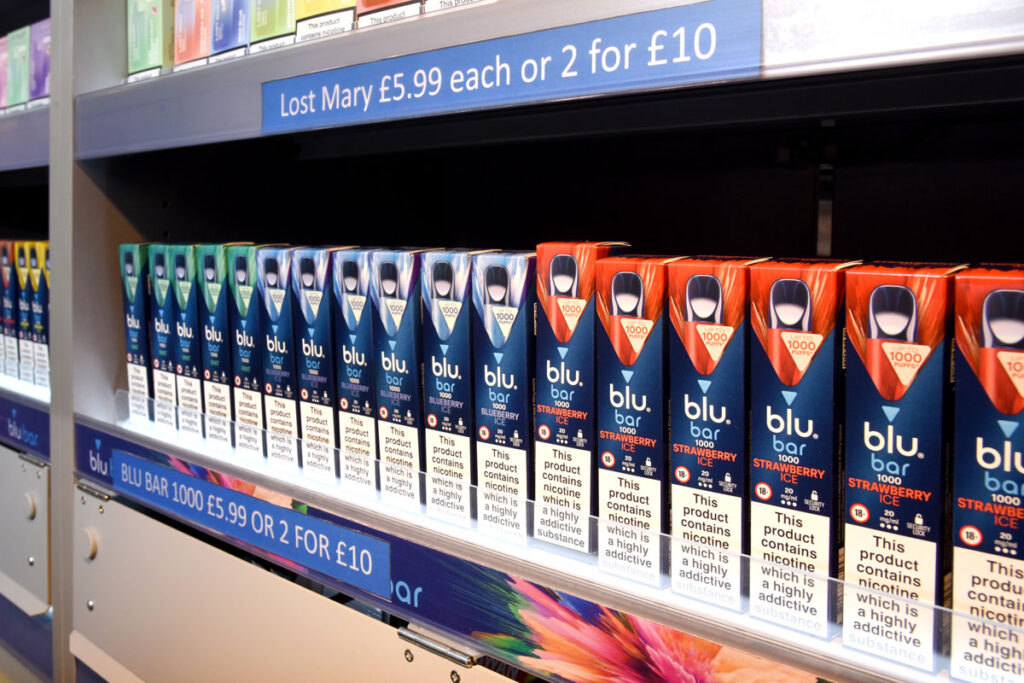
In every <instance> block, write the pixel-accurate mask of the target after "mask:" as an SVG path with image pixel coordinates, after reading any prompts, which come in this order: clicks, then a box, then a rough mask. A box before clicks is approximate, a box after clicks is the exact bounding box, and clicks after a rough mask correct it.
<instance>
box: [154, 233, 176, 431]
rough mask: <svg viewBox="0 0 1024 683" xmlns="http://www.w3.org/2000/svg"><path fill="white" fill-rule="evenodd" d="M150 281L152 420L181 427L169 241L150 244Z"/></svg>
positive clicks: (171, 260)
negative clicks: (175, 368)
mask: <svg viewBox="0 0 1024 683" xmlns="http://www.w3.org/2000/svg"><path fill="white" fill-rule="evenodd" d="M147 252H148V253H147V256H148V258H149V284H150V292H151V293H152V297H151V299H150V305H149V315H150V320H151V321H152V328H153V329H152V346H151V351H152V355H153V421H154V422H156V423H157V424H159V425H163V426H165V427H170V428H171V429H177V428H178V382H177V380H176V379H175V377H174V354H175V353H176V351H175V347H176V346H177V345H178V339H177V334H176V324H175V316H174V292H172V291H171V269H172V263H173V259H172V258H171V255H170V247H169V246H168V245H166V244H151V245H149V247H148V249H147Z"/></svg>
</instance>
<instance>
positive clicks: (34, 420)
mask: <svg viewBox="0 0 1024 683" xmlns="http://www.w3.org/2000/svg"><path fill="white" fill-rule="evenodd" d="M0 442H2V443H5V444H7V445H8V446H10V447H11V448H13V449H15V450H19V451H23V452H27V453H30V454H32V455H35V456H39V457H41V458H44V459H47V460H48V459H49V457H50V391H49V389H46V388H44V387H37V386H35V385H33V384H29V383H27V382H22V381H21V380H18V379H14V378H12V377H7V376H5V375H4V376H0Z"/></svg>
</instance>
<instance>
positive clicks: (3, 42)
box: [0, 36, 7, 109]
mask: <svg viewBox="0 0 1024 683" xmlns="http://www.w3.org/2000/svg"><path fill="white" fill-rule="evenodd" d="M6 106H7V36H0V109H3V108H5V107H6Z"/></svg>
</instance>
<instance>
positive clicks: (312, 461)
mask: <svg viewBox="0 0 1024 683" xmlns="http://www.w3.org/2000/svg"><path fill="white" fill-rule="evenodd" d="M299 418H300V420H301V421H302V422H301V424H302V471H303V473H305V475H306V476H307V477H308V478H310V479H313V480H315V481H319V482H321V483H324V484H334V483H335V482H336V481H337V476H338V475H337V472H335V468H334V409H333V408H329V407H327V406H321V405H317V404H315V403H307V402H305V401H301V402H300V403H299Z"/></svg>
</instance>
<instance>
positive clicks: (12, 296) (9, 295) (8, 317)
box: [0, 240, 145, 377]
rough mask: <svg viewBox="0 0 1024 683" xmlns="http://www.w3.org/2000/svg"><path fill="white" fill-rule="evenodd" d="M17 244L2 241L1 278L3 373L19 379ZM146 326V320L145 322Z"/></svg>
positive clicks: (0, 246) (0, 254)
mask: <svg viewBox="0 0 1024 683" xmlns="http://www.w3.org/2000/svg"><path fill="white" fill-rule="evenodd" d="M14 245H15V242H13V241H10V240H3V241H0V277H2V281H0V282H2V285H3V299H2V302H3V331H4V338H3V359H4V360H3V373H4V374H5V375H8V376H9V377H18V375H19V373H18V274H17V272H15V268H14V259H15V255H14V252H15V246H14ZM143 324H145V320H143Z"/></svg>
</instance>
